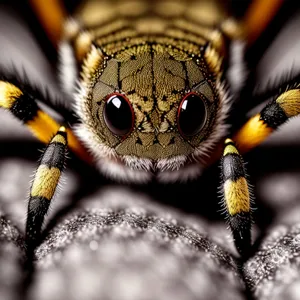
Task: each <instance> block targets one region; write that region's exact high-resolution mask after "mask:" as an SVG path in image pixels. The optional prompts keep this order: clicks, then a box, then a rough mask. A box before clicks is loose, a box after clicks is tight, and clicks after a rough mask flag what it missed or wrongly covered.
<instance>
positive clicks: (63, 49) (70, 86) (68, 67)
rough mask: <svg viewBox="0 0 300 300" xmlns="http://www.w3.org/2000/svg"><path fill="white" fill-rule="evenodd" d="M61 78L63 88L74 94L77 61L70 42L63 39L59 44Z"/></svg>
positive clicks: (66, 91) (67, 92) (70, 94)
mask: <svg viewBox="0 0 300 300" xmlns="http://www.w3.org/2000/svg"><path fill="white" fill-rule="evenodd" d="M59 60H60V64H59V79H60V83H61V87H62V90H63V91H64V92H65V93H66V94H67V95H69V96H73V94H74V91H75V87H76V81H77V76H78V74H77V63H76V59H75V56H74V51H73V48H72V46H71V45H70V43H68V42H67V41H62V42H61V43H60V44H59Z"/></svg>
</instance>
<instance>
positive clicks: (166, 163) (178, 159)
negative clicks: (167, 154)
mask: <svg viewBox="0 0 300 300" xmlns="http://www.w3.org/2000/svg"><path fill="white" fill-rule="evenodd" d="M186 160H187V157H186V156H184V155H178V156H175V157H171V158H164V159H160V160H159V161H158V162H157V163H156V168H157V169H158V170H159V171H160V172H165V171H177V170H179V169H180V168H181V167H183V166H184V164H185V162H186Z"/></svg>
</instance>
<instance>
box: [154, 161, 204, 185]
mask: <svg viewBox="0 0 300 300" xmlns="http://www.w3.org/2000/svg"><path fill="white" fill-rule="evenodd" d="M202 171H203V166H202V165H201V164H200V163H198V162H197V163H194V164H188V165H185V166H183V167H182V168H181V169H178V170H173V171H165V172H160V173H158V174H157V180H158V181H159V182H163V183H168V182H176V181H180V182H185V181H187V180H193V179H195V178H197V177H199V176H200V175H201V173H202Z"/></svg>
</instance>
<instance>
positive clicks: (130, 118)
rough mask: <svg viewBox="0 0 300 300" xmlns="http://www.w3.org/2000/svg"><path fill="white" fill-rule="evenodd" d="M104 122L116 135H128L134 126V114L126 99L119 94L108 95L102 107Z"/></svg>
mask: <svg viewBox="0 0 300 300" xmlns="http://www.w3.org/2000/svg"><path fill="white" fill-rule="evenodd" d="M103 114H104V121H105V123H106V125H107V127H108V128H109V130H110V131H111V132H112V133H114V134H116V135H120V136H122V135H126V134H128V133H129V132H130V131H131V130H132V128H133V124H134V114H133V110H132V108H131V105H130V103H129V101H128V99H127V98H126V97H125V96H124V95H121V94H117V93H115V94H112V95H110V96H109V97H108V98H107V100H106V103H105V107H104V112H103Z"/></svg>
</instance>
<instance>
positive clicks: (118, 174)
mask: <svg viewBox="0 0 300 300" xmlns="http://www.w3.org/2000/svg"><path fill="white" fill-rule="evenodd" d="M97 167H98V169H99V170H100V171H101V172H102V173H103V174H104V175H107V176H108V177H110V178H112V179H116V180H119V181H123V182H135V183H146V182H149V181H150V180H151V178H152V176H153V175H152V173H151V172H149V171H145V170H134V169H131V168H130V167H128V166H126V165H124V164H123V163H121V162H117V161H113V160H110V159H100V160H98V161H97Z"/></svg>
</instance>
